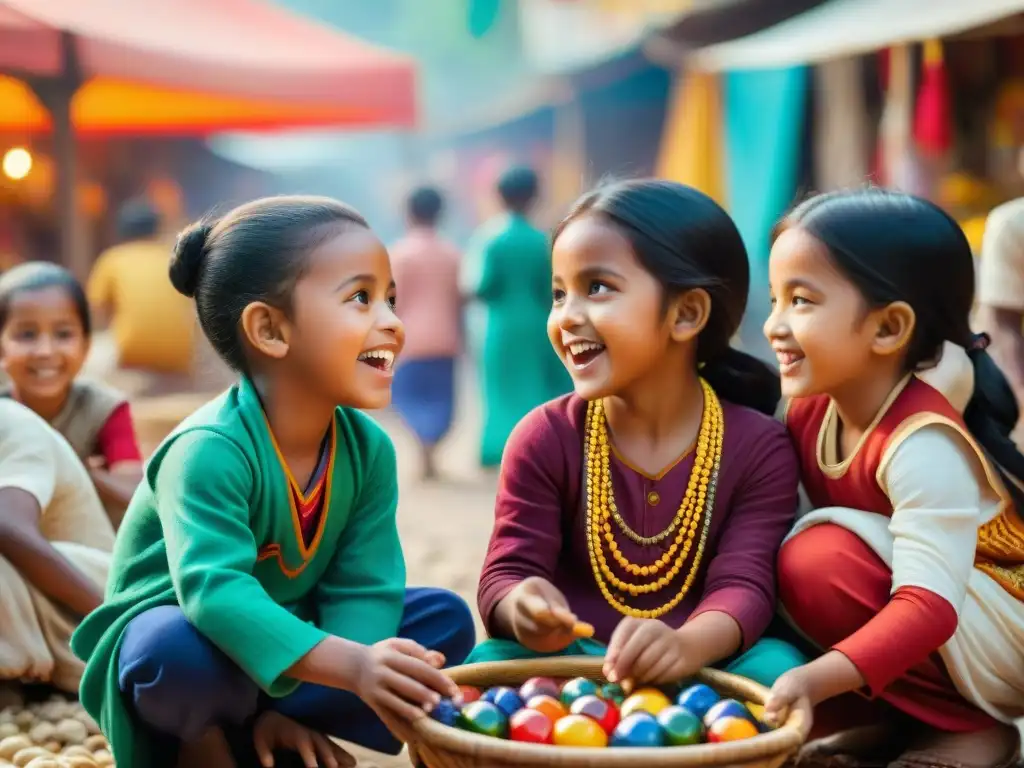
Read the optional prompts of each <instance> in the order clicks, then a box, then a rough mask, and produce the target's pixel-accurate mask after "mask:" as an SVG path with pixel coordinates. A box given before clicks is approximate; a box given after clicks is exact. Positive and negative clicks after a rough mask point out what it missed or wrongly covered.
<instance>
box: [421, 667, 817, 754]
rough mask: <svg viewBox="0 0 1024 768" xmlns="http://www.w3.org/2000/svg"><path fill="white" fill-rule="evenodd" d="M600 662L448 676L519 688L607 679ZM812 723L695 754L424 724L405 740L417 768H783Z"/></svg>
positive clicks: (730, 680)
mask: <svg viewBox="0 0 1024 768" xmlns="http://www.w3.org/2000/svg"><path fill="white" fill-rule="evenodd" d="M603 663H604V660H603V659H601V658H598V657H586V656H581V657H575V656H574V657H560V658H559V657H555V658H547V659H536V660H530V661H507V662H491V663H485V664H470V665H467V666H464V667H456V668H454V669H450V670H448V672H449V674H450V676H451V677H452V679H453V680H455V682H456V683H458V684H459V685H474V686H476V687H478V688H480V689H486V688H489V687H491V686H495V685H510V686H514V687H517V686H519V685H520V684H521V683H523V682H525V681H526V680H527V679H529V678H531V677H555V678H572V677H588V678H590V679H592V680H602V681H603V677H602V675H601V667H602V665H603ZM697 679H698V680H700V681H701V682H704V683H707V684H708V685H710V686H711V687H712V688H714V689H715V690H717V691H718V692H719V693H722V694H724V695H727V696H730V697H732V698H736V699H739V700H740V701H749V702H753V703H755V704H763V703H764V700H765V697H766V696H767V695H768V690H767V689H766V688H764V687H763V686H761V685H758V684H757V683H754V682H752V681H750V680H747V679H746V678H742V677H737V676H736V675H730V674H728V673H726V672H719V671H717V670H712V669H708V670H704V671H702V672H700V673H699V674H698V675H697ZM810 727H811V723H810V722H809V720H808V719H807V718H806V717H804V715H803V714H802V713H801V712H794V713H793V714H792V715H791V716H790V718H789V720H788V722H786V723H785V724H784V725H783V726H781V727H780V728H778V729H776V730H774V731H771V732H770V733H765V734H761V735H759V736H755V737H753V738H750V739H745V740H743V741H733V742H728V743H720V744H699V745H694V746H689V747H659V748H635V749H633V748H631V749H627V748H619V749H593V748H585V747H555V746H550V745H542V744H524V743H521V742H514V741H505V740H503V739H495V738H491V737H488V736H479V735H477V734H473V733H467V732H465V731H460V730H456V729H455V728H449V727H447V726H444V725H442V724H440V723H438V722H435V721H433V720H430V719H427V718H424V719H423V720H420V721H419V722H417V723H416V724H415V726H414V727H413V730H412V732H411V733H407V734H405V735H406V736H407V738H406V741H407V743H408V744H409V755H410V757H411V758H412V760H413V763H414V764H415V765H424V766H427V768H520V767H521V766H545V767H546V768H556V767H557V768H620V767H621V766H630V768H640V767H641V766H642V768H697V767H698V766H700V767H701V768H711V767H714V768H726V766H728V767H730V768H778V767H779V766H781V765H782V764H783V763H784V762H785V761H786V759H787V758H788V757H790V756H791V755H793V754H794V753H795V752H796V751H797V750H798V749H799V748H800V746H801V745H802V744H803V743H804V741H805V740H806V739H807V733H808V731H809V730H810Z"/></svg>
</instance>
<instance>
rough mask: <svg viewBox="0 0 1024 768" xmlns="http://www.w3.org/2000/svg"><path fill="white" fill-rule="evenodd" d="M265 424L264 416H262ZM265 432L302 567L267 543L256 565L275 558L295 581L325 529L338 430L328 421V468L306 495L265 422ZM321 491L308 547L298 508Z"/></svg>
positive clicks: (275, 545) (307, 563) (329, 506)
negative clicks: (274, 456)
mask: <svg viewBox="0 0 1024 768" xmlns="http://www.w3.org/2000/svg"><path fill="white" fill-rule="evenodd" d="M264 421H266V416H265V415H264ZM267 433H268V434H269V435H270V444H271V445H272V446H274V453H276V454H277V460H278V462H279V463H280V465H281V470H282V471H283V472H284V475H285V478H287V480H288V490H289V493H288V506H289V509H290V510H291V519H292V527H293V529H294V532H295V542H296V544H297V545H298V548H299V554H300V556H301V557H302V565H300V566H298V567H296V568H291V567H289V566H288V564H287V563H286V562H285V560H284V555H283V554H282V551H281V545H280V544H278V543H272V544H268V545H267V546H265V547H263V549H262V550H260V553H259V555H258V557H257V561H258V562H262V561H263V560H268V559H270V558H271V557H276V558H277V560H278V564H279V566H280V568H281V571H282V572H283V573H284V574H285V575H286V576H288V578H292V579H294V578H295V577H296V576H298V575H299V574H300V573H302V572H303V571H304V570H305V569H306V566H307V565H309V563H310V562H311V561H312V559H313V556H314V555H315V554H316V550H317V548H318V547H319V546H320V540H321V539H322V538H323V535H324V528H325V527H326V525H327V515H328V514H329V513H330V509H331V487H332V483H331V480H332V477H333V475H334V460H335V457H336V455H337V446H338V430H337V425H336V423H335V421H334V420H333V419H332V420H331V435H330V440H329V441H328V450H329V451H330V455H329V458H328V460H327V468H326V469H325V470H324V472H323V475H322V476H321V477H320V479H319V480H318V481H317V483H316V484H315V485H314V486H313V488H312V489H310V491H309V493H308V494H307V493H303V491H302V489H301V488H300V487H299V484H298V482H296V480H295V476H294V475H293V474H292V471H291V470H290V469H289V468H288V463H287V462H286V461H285V458H284V454H282V453H281V448H280V447H279V446H278V444H277V440H276V439H275V438H274V432H273V431H272V430H271V429H270V424H269V422H267ZM321 492H322V496H323V499H322V510H321V512H320V520H319V521H318V523H317V526H316V534H315V535H314V536H313V540H312V542H310V544H309V545H308V546H307V545H306V538H305V536H304V535H303V532H302V514H301V511H300V507H301V508H303V509H306V508H308V507H309V505H310V504H311V503H315V502H316V500H317V497H318V496H319V495H321Z"/></svg>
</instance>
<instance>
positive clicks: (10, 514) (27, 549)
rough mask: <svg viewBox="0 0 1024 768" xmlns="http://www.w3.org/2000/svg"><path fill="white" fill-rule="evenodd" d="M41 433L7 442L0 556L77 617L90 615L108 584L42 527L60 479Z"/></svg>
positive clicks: (1, 460)
mask: <svg viewBox="0 0 1024 768" xmlns="http://www.w3.org/2000/svg"><path fill="white" fill-rule="evenodd" d="M40 437H41V436H40V435H38V434H37V435H36V436H35V440H33V439H32V437H31V436H29V437H27V438H26V439H24V440H13V439H12V440H4V441H3V444H2V450H0V556H2V557H4V558H5V559H6V560H8V561H9V562H10V563H11V565H13V566H14V567H15V568H16V569H17V570H18V572H19V573H21V575H22V576H23V577H24V578H25V580H26V581H28V583H29V584H31V585H32V586H33V587H35V588H36V589H38V590H39V591H40V592H42V593H43V594H44V595H46V596H47V597H49V598H50V599H52V600H53V601H54V602H56V603H58V604H59V605H62V606H64V607H66V608H67V609H68V610H70V611H71V612H72V613H74V614H75V615H77V616H85V615H86V614H88V613H90V612H91V611H93V610H94V609H95V608H96V607H97V606H99V604H100V603H101V602H103V588H102V585H97V584H94V583H93V582H92V581H91V580H90V579H88V578H87V577H86V576H85V575H84V574H83V573H81V572H80V571H79V570H78V569H77V568H75V567H74V566H73V565H72V564H71V563H70V562H68V561H67V560H66V559H64V557H63V556H62V555H61V554H60V552H58V551H57V550H56V549H54V548H53V546H52V545H51V544H50V542H49V541H47V540H46V538H45V537H44V536H43V533H42V531H41V530H40V528H39V522H40V518H41V517H42V513H43V509H45V507H46V505H47V504H49V503H50V500H51V499H52V498H53V493H54V488H55V482H56V478H55V476H54V466H55V465H54V459H53V456H52V455H50V451H49V450H48V449H47V447H46V445H45V444H44V442H43V441H42V440H40ZM43 437H45V436H43Z"/></svg>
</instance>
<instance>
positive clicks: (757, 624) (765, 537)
mask: <svg viewBox="0 0 1024 768" xmlns="http://www.w3.org/2000/svg"><path fill="white" fill-rule="evenodd" d="M734 460H736V459H735V458H734ZM747 461H748V462H749V465H750V468H749V469H748V471H747V472H746V473H745V477H744V479H743V480H742V481H741V483H740V485H739V487H738V488H737V489H736V492H735V496H734V498H733V501H732V508H731V510H730V511H729V518H728V520H727V521H726V523H725V526H724V528H723V530H722V533H721V536H720V538H719V540H718V546H717V547H716V549H715V552H714V554H713V556H712V558H711V560H710V562H709V563H708V569H707V576H706V579H705V582H704V594H703V595H702V597H701V601H700V603H698V604H697V607H696V608H695V609H694V612H693V614H691V616H690V619H689V620H688V621H687V622H686V623H685V624H683V626H682V627H680V629H679V632H678V634H679V635H680V637H682V638H683V642H684V646H686V647H688V648H690V649H691V653H692V654H693V655H694V657H695V661H700V662H701V666H709V665H710V664H713V663H714V662H717V661H720V660H721V659H724V658H727V657H729V656H731V655H732V654H733V653H735V652H736V651H738V650H742V649H747V648H750V647H751V646H752V645H753V644H754V643H756V642H757V641H758V640H759V639H760V637H761V634H762V633H763V632H764V631H765V629H766V628H767V627H768V624H769V623H770V622H771V620H772V616H773V615H774V613H775V584H776V577H775V559H776V556H777V555H778V552H779V547H780V546H781V545H782V541H783V539H785V538H786V534H787V533H789V530H790V528H791V527H792V525H793V520H794V517H795V516H796V509H797V504H798V492H797V489H798V486H799V467H798V464H797V458H796V453H795V451H794V449H793V446H792V443H791V442H790V440H789V436H788V435H787V434H786V433H785V432H784V431H783V430H781V429H779V430H777V431H776V430H772V431H771V432H770V433H768V434H767V435H766V436H765V438H764V439H763V440H760V441H758V442H757V443H756V444H754V445H753V446H751V449H750V452H749V455H748V458H747ZM708 614H718V618H717V619H713V618H711V617H710V616H708ZM726 617H728V618H729V619H730V620H731V621H732V623H733V624H734V625H735V632H734V633H733V632H730V631H729V630H727V629H725V627H726V626H727V622H725V621H724V619H725V618H726ZM711 621H714V622H715V628H716V630H717V632H716V633H715V634H717V635H718V637H717V638H716V639H718V640H722V641H726V642H727V644H726V645H718V646H717V647H715V646H712V644H711V643H710V642H708V640H707V638H706V637H705V632H706V629H707V628H708V627H709V626H710V624H709V622H711Z"/></svg>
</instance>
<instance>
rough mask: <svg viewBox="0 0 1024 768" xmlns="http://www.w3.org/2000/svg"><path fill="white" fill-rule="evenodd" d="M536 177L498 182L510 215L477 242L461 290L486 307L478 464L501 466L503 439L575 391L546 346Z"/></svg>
mask: <svg viewBox="0 0 1024 768" xmlns="http://www.w3.org/2000/svg"><path fill="white" fill-rule="evenodd" d="M538 187H539V183H538V180H537V174H536V173H535V172H534V171H533V170H532V169H530V168H525V167H515V168H512V169H510V170H508V171H506V172H505V173H503V174H502V175H501V177H500V178H499V179H498V190H497V191H498V195H499V197H500V199H501V202H502V205H503V207H504V211H503V212H502V213H501V214H499V215H498V216H496V217H495V218H493V219H492V220H491V221H489V222H487V223H485V224H484V225H483V227H481V229H480V231H478V232H477V233H476V235H475V236H474V244H473V247H471V249H470V254H469V259H468V261H467V264H466V271H465V274H464V276H463V277H464V279H463V292H464V293H465V294H466V295H467V297H468V298H470V299H472V300H473V301H475V302H476V303H477V304H478V306H480V307H481V309H482V312H480V313H479V315H478V317H479V322H480V325H481V326H482V327H480V328H474V329H473V330H474V332H475V333H476V334H477V337H478V338H479V339H480V345H479V346H480V349H479V350H478V355H479V359H478V360H477V366H478V370H479V376H480V387H481V396H482V401H483V403H482V404H483V422H484V423H483V434H482V436H481V445H480V461H481V464H482V465H483V466H484V467H495V466H498V464H500V463H501V454H502V451H503V450H504V448H505V441H506V440H507V439H508V436H509V435H510V434H511V433H512V429H513V428H514V427H515V425H516V424H517V423H518V422H519V420H520V419H521V418H523V417H524V416H525V415H526V414H527V413H529V412H530V411H531V410H532V409H533V408H535V407H536V406H538V405H541V404H542V403H545V402H547V401H548V400H551V399H553V398H555V397H558V396H559V395H562V394H565V393H566V392H568V391H570V390H571V389H572V382H571V380H570V379H569V376H568V373H566V371H565V368H564V366H563V365H562V363H561V361H560V360H559V359H558V357H557V355H555V354H554V353H553V352H552V350H551V345H550V343H549V342H548V340H547V317H548V312H549V311H550V309H551V249H550V245H549V243H548V237H547V235H545V234H544V233H543V232H541V231H540V230H539V229H537V228H536V227H535V226H533V224H531V223H530V220H529V218H528V215H529V213H530V210H531V209H532V207H533V204H534V202H535V201H536V199H537V195H538V191H539V189H538Z"/></svg>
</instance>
